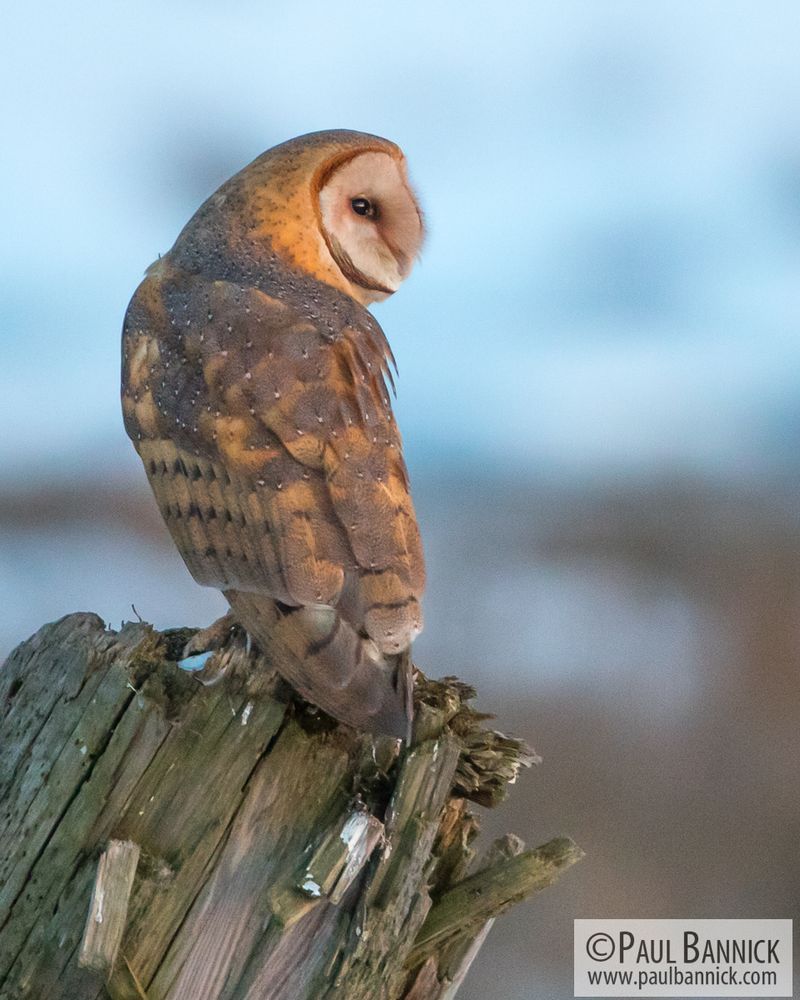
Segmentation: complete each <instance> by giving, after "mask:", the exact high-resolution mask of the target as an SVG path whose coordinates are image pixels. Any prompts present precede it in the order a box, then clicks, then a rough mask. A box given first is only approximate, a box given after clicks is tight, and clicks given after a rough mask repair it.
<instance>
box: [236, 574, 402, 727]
mask: <svg viewBox="0 0 800 1000" xmlns="http://www.w3.org/2000/svg"><path fill="white" fill-rule="evenodd" d="M225 597H226V598H227V600H228V603H229V604H230V606H231V609H232V611H233V614H234V616H235V618H236V619H237V621H238V622H239V623H240V624H241V625H242V626H243V627H244V628H245V629H246V630H247V631H248V632H249V633H250V635H251V636H252V637H253V638H254V639H255V640H256V642H257V643H258V644H259V646H260V647H261V648H262V650H263V651H264V652H265V653H266V654H267V655H268V656H269V655H272V656H274V658H275V666H276V667H277V669H278V672H279V673H280V674H281V675H282V676H283V677H284V678H285V679H286V680H287V681H288V682H289V683H290V684H291V685H292V686H293V687H294V688H296V689H297V690H298V691H299V692H300V694H301V695H303V697H304V698H307V699H308V700H309V701H311V702H313V703H314V704H315V705H317V706H318V707H319V708H321V709H323V711H325V712H327V713H328V714H329V715H332V716H333V717H334V718H336V719H338V720H339V721H340V722H345V723H347V724H348V725H350V726H354V727H356V728H357V729H367V730H369V731H371V732H378V733H386V734H388V735H390V736H396V737H399V738H400V739H404V740H408V739H410V735H411V722H412V719H413V712H414V708H413V677H412V666H411V657H410V654H409V653H408V651H407V650H406V651H405V652H402V653H399V654H397V655H394V656H386V655H383V654H381V653H380V652H379V651H378V649H377V647H376V646H375V644H374V643H373V642H372V641H371V640H370V639H364V638H362V637H361V636H360V635H359V634H358V633H357V632H356V630H355V629H354V628H353V627H352V625H350V624H349V622H347V621H346V620H345V619H344V618H343V617H342V616H341V615H340V614H339V612H338V611H336V609H335V608H329V607H320V606H317V607H298V608H294V607H287V606H286V605H283V604H279V603H278V602H276V601H274V600H272V598H270V597H267V596H266V595H264V594H253V593H246V592H244V591H240V590H226V591H225Z"/></svg>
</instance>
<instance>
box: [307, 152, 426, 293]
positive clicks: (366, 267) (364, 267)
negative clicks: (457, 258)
mask: <svg viewBox="0 0 800 1000" xmlns="http://www.w3.org/2000/svg"><path fill="white" fill-rule="evenodd" d="M319 209H320V218H321V221H322V230H323V235H324V237H325V241H326V243H327V244H328V249H329V250H330V252H331V256H332V257H333V259H334V260H335V261H336V263H337V265H338V266H339V268H340V269H341V271H342V274H343V275H344V276H345V278H346V279H347V280H348V281H349V282H350V283H351V284H352V285H353V286H355V288H356V289H357V290H358V292H359V293H360V294H359V295H358V297H359V298H360V299H361V300H362V301H364V302H371V301H375V300H377V299H382V298H385V297H386V296H387V295H391V294H392V292H395V291H396V290H397V289H398V288H399V286H400V283H401V282H402V281H403V279H404V278H406V277H407V276H408V274H409V272H410V270H411V266H412V264H413V263H414V259H415V258H416V256H417V254H418V253H419V251H420V247H421V245H422V239H423V232H424V231H423V225H422V215H421V212H420V209H419V206H418V205H417V201H416V199H415V197H414V194H413V192H412V190H411V188H410V186H409V183H408V180H407V178H406V176H405V169H404V164H403V161H402V160H400V159H398V158H395V157H393V156H390V155H389V154H388V153H383V152H366V153H358V154H356V155H354V156H352V157H351V158H350V159H347V160H345V161H344V162H343V163H341V164H340V165H337V166H336V167H335V168H334V169H333V170H332V171H331V173H330V174H329V175H328V176H327V177H326V179H325V181H324V183H323V184H322V185H321V187H320V191H319Z"/></svg>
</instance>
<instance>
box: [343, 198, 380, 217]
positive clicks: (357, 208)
mask: <svg viewBox="0 0 800 1000" xmlns="http://www.w3.org/2000/svg"><path fill="white" fill-rule="evenodd" d="M350 205H351V206H352V209H353V211H354V212H355V213H356V215H366V216H367V218H369V219H376V218H377V217H378V206H377V205H376V204H375V203H374V202H371V201H370V200H369V198H353V200H352V201H351V202H350Z"/></svg>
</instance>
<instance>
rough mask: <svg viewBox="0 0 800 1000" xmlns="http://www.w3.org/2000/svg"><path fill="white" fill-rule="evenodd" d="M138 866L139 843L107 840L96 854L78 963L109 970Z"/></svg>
mask: <svg viewBox="0 0 800 1000" xmlns="http://www.w3.org/2000/svg"><path fill="white" fill-rule="evenodd" d="M138 865H139V845H138V844H134V843H132V842H131V841H130V840H111V841H109V844H108V847H107V848H106V849H105V850H104V851H103V853H102V854H101V855H100V861H99V862H98V864H97V875H96V877H95V880H94V886H93V887H92V898H91V901H90V903H89V915H88V917H87V918H86V928H85V929H84V932H83V940H82V941H81V950H80V953H79V955H78V964H79V965H81V966H83V967H84V968H85V969H95V970H96V971H97V972H104V973H106V975H108V974H109V973H111V971H112V970H113V968H114V963H115V962H116V959H117V952H118V951H119V946H120V944H121V943H122V935H123V934H124V933H125V924H126V923H127V920H128V900H129V899H130V896H131V890H132V889H133V879H134V877H135V875H136V868H137V867H138Z"/></svg>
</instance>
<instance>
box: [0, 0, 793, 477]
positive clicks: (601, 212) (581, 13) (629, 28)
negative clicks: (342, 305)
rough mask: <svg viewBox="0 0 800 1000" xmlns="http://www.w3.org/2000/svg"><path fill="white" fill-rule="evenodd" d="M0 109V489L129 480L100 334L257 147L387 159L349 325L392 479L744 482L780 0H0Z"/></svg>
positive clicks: (786, 423) (771, 398) (782, 52)
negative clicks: (356, 136)
mask: <svg viewBox="0 0 800 1000" xmlns="http://www.w3.org/2000/svg"><path fill="white" fill-rule="evenodd" d="M4 20H5V24H4V40H3V42H2V43H0V45H1V46H2V50H3V51H2V53H1V54H2V58H0V92H2V93H3V94H4V96H5V102H6V105H7V106H6V108H5V113H4V123H5V141H4V143H3V147H4V148H3V154H2V156H1V157H0V180H2V184H0V191H2V192H3V195H2V198H3V217H4V237H5V238H4V239H3V241H2V246H0V254H2V261H1V269H0V274H2V279H1V280H2V296H1V297H0V329H2V365H1V366H0V390H2V399H3V404H2V412H3V424H4V431H5V433H4V434H3V435H2V438H0V468H2V469H3V470H4V471H3V473H2V476H3V479H4V480H6V482H8V481H9V480H10V479H13V478H15V477H18V476H25V477H32V476H36V475H37V474H38V472H39V471H40V470H42V469H47V468H51V469H52V468H55V469H56V470H63V471H64V472H68V471H69V470H70V469H71V468H74V467H75V466H76V465H82V464H84V463H87V462H95V461H96V455H97V448H98V446H100V447H101V448H102V449H103V451H102V454H104V455H105V456H107V462H108V466H109V468H111V469H113V470H116V469H120V470H127V469H131V470H132V469H134V462H135V457H134V456H133V452H132V450H131V449H130V448H129V447H128V445H127V442H126V441H125V439H124V435H123V432H122V429H121V420H120V417H119V411H118V401H117V379H118V374H117V372H118V351H119V328H120V324H121V319H122V315H123V312H124V309H125V306H126V303H127V300H128V298H129V297H130V295H131V293H132V291H133V289H134V288H135V286H136V284H137V282H138V280H139V277H140V275H141V273H142V271H143V270H144V268H145V266H146V265H147V264H148V263H149V262H150V261H151V260H152V259H153V258H154V257H155V256H156V255H157V254H158V253H159V252H163V251H164V250H166V249H168V248H169V246H170V245H171V243H172V241H173V239H174V238H175V236H176V235H177V232H178V231H179V229H180V228H181V226H182V225H183V223H184V222H185V221H186V220H187V219H188V217H189V216H190V215H191V214H192V212H193V211H194V210H195V208H196V207H197V206H198V205H199V203H200V202H201V200H202V199H203V198H204V197H206V196H207V195H208V194H209V193H210V192H211V191H212V190H213V189H214V188H215V187H216V186H217V185H218V184H219V183H221V182H222V181H223V180H224V179H225V178H226V177H227V176H229V175H230V174H231V173H233V172H234V171H235V170H237V169H238V168H239V167H241V166H242V165H244V164H245V163H246V162H248V161H249V160H250V159H252V158H253V157H254V156H256V155H257V154H258V153H259V152H261V151H262V150H263V149H264V148H266V147H268V146H270V145H273V144H274V143H276V142H279V141H281V140H283V139H285V138H288V137H290V136H292V135H296V134H299V133H302V132H306V131H311V130H314V129H318V128H327V127H350V128H357V129H364V130H368V131H374V132H378V133H381V134H384V135H387V136H389V137H390V138H393V139H395V140H396V141H398V142H399V143H400V144H401V145H402V146H403V147H404V149H405V150H406V153H407V155H408V158H409V161H410V165H411V170H412V174H413V177H414V179H415V181H416V184H417V187H418V189H419V192H420V195H421V198H422V200H423V203H424V205H425V208H426V210H427V215H428V220H429V224H430V239H429V242H428V245H427V247H426V250H425V253H424V256H423V259H422V261H421V262H420V264H419V266H418V269H417V271H416V272H415V274H414V275H413V276H412V278H411V280H410V281H409V282H408V283H407V285H406V286H405V287H404V288H403V289H401V291H400V292H399V293H398V294H397V295H396V296H395V297H394V299H393V300H392V301H390V302H388V303H385V304H383V305H381V306H378V307H377V308H376V314H377V316H378V318H379V320H380V321H381V323H382V324H383V325H384V327H385V329H386V331H387V334H388V336H389V338H390V340H391V342H392V345H393V347H394V350H395V353H396V355H397V357H398V360H399V363H400V372H401V378H400V383H399V393H400V398H399V402H398V406H397V409H398V414H399V418H400V421H401V426H402V427H403V429H404V436H405V439H406V447H407V451H408V454H409V460H410V463H411V465H412V469H413V468H417V469H424V468H433V467H436V468H439V467H442V466H445V467H458V466H469V467H470V468H474V469H476V470H488V469H494V468H498V467H501V468H504V469H507V470H510V471H512V472H513V473H515V474H516V475H518V476H520V477H523V478H524V477H526V476H528V475H530V476H532V477H533V476H536V475H537V474H541V473H542V471H543V470H546V471H556V472H558V471H561V472H567V473H580V472H585V471H587V470H588V471H590V472H594V471H596V470H604V471H606V472H608V471H611V472H613V471H623V472H633V473H648V472H651V471H653V470H663V469H676V470H691V471H697V470H703V471H707V472H710V473H712V474H713V473H716V472H722V473H729V472H731V471H734V472H736V471H738V472H742V471H744V472H747V473H753V472H755V473H761V472H763V471H765V470H769V469H770V468H777V467H779V466H780V464H781V462H783V461H784V460H785V459H786V457H787V455H789V454H790V452H791V434H792V432H796V431H797V428H798V426H800V404H798V398H799V396H798V389H800V366H798V365H797V356H798V326H799V325H800V282H798V273H800V60H798V59H797V43H798V37H799V36H800V32H799V31H798V29H800V7H798V6H797V5H796V4H793V3H782V2H781V3H777V2H767V3H762V4H753V3H737V2H725V3H722V2H704V3H701V4H697V3H683V2H675V0H672V2H668V3H662V2H648V3H646V4H645V3H640V2H604V3H593V2H588V0H587V2H583V3H580V2H566V3H565V2H559V3H522V2H519V3H506V4H502V3H500V4H493V5H488V4H476V3H463V2H462V3H457V4H456V3H441V4H430V3H419V2H410V3H403V4H381V3H376V4H373V5H363V4H357V3H351V2H344V3H337V4H336V5H332V4H331V3H329V2H327V3H322V2H313V3H304V4H302V5H301V4H296V3H283V4H281V3H277V4H264V3H251V2H240V3H229V4H213V3H203V2H199V3H191V4H190V3H182V2H173V3H171V4H168V5H167V4H159V3H155V2H151V0H144V2H139V3H137V4H135V5H133V4H130V5H124V6H123V5H110V4H101V3H99V2H87V3H77V4H74V5H69V6H68V5H56V4H44V3H35V2H34V3H31V4H29V5H25V6H24V7H23V6H22V5H15V6H14V7H13V8H11V9H10V10H9V12H8V13H7V14H6V16H5V19H4Z"/></svg>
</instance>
